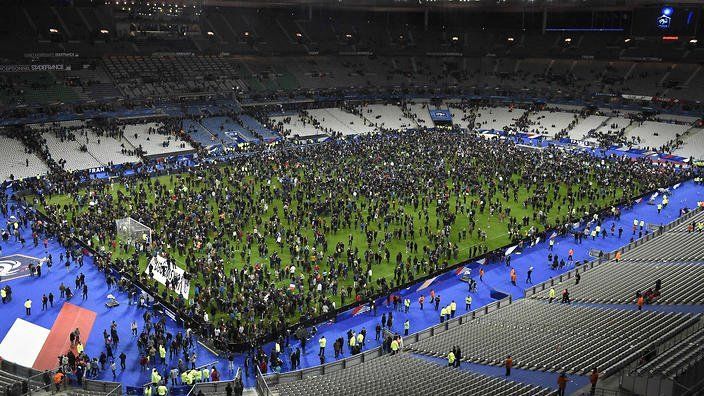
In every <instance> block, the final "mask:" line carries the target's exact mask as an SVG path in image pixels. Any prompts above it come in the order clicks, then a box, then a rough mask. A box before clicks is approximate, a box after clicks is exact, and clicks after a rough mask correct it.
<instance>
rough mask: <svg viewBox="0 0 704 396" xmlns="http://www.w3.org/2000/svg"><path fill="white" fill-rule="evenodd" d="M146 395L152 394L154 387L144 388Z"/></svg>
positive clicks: (150, 395)
mask: <svg viewBox="0 0 704 396" xmlns="http://www.w3.org/2000/svg"><path fill="white" fill-rule="evenodd" d="M144 396H152V387H151V386H148V387H146V388H144Z"/></svg>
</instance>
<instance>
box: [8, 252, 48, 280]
mask: <svg viewBox="0 0 704 396" xmlns="http://www.w3.org/2000/svg"><path fill="white" fill-rule="evenodd" d="M38 262H39V259H38V258H36V257H31V256H25V255H23V254H13V255H9V256H4V257H0V281H2V282H4V281H9V280H13V279H19V278H24V277H25V276H30V275H31V273H30V272H29V264H30V263H34V264H37V263H38Z"/></svg>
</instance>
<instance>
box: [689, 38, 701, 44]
mask: <svg viewBox="0 0 704 396" xmlns="http://www.w3.org/2000/svg"><path fill="white" fill-rule="evenodd" d="M698 42H699V40H697V39H691V40H689V43H690V44H697V43H698Z"/></svg>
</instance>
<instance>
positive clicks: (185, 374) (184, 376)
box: [181, 371, 188, 385]
mask: <svg viewBox="0 0 704 396" xmlns="http://www.w3.org/2000/svg"><path fill="white" fill-rule="evenodd" d="M181 383H182V384H184V385H188V371H184V372H182V373H181Z"/></svg>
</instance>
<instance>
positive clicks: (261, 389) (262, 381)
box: [255, 364, 271, 396]
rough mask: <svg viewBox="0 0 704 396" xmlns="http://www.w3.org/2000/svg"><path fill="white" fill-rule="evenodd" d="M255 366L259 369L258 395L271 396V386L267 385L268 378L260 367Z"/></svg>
mask: <svg viewBox="0 0 704 396" xmlns="http://www.w3.org/2000/svg"><path fill="white" fill-rule="evenodd" d="M255 366H256V367H257V374H256V379H257V393H258V394H259V395H260V396H270V395H271V389H270V388H269V384H267V383H266V378H265V377H264V375H263V374H262V372H261V370H260V369H259V365H258V364H255Z"/></svg>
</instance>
